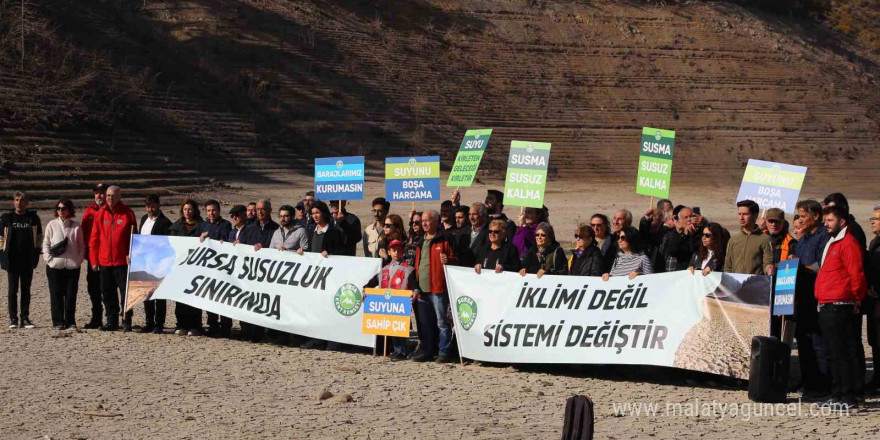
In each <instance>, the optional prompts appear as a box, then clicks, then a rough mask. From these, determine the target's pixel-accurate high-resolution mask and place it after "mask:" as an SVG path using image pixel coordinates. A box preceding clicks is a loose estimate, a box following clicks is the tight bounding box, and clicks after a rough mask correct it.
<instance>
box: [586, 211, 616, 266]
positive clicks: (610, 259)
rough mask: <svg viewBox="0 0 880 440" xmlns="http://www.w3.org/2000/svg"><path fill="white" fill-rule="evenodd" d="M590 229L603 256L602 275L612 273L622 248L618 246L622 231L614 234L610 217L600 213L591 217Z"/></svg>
mask: <svg viewBox="0 0 880 440" xmlns="http://www.w3.org/2000/svg"><path fill="white" fill-rule="evenodd" d="M590 228H591V229H592V230H593V240H596V247H598V248H599V252H600V253H601V254H602V273H607V272H609V271H611V266H612V265H613V264H614V259H615V258H617V253H618V252H620V248H619V247H618V246H617V235H618V233H620V230H618V231H617V232H615V233H613V234H612V233H611V227H610V226H609V224H608V217H607V216H606V215H605V214H599V213H596V214H593V216H592V217H590Z"/></svg>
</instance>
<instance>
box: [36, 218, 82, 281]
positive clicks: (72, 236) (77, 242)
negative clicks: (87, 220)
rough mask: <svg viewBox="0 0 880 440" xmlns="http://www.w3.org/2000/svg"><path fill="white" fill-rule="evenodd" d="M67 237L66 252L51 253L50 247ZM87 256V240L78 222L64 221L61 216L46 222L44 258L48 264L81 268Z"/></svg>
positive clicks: (67, 267) (56, 266)
mask: <svg viewBox="0 0 880 440" xmlns="http://www.w3.org/2000/svg"><path fill="white" fill-rule="evenodd" d="M65 237H67V241H68V242H67V249H66V250H65V251H64V253H63V254H61V255H59V256H57V257H53V256H52V255H51V254H49V248H51V247H52V245H54V244H56V243H60V242H62V241H64V238H65ZM85 258H86V241H85V237H83V232H82V228H81V227H80V225H79V223H78V222H76V221H75V220H72V219H68V220H67V221H66V222H64V223H62V222H61V219H60V218H56V219H54V220H52V221H50V222H49V223H48V224H46V231H45V232H44V233H43V259H44V260H46V265H47V266H49V267H51V268H52V269H79V267H80V265H81V264H82V262H83V260H84V259H85Z"/></svg>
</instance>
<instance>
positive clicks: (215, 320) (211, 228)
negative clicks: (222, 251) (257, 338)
mask: <svg viewBox="0 0 880 440" xmlns="http://www.w3.org/2000/svg"><path fill="white" fill-rule="evenodd" d="M205 213H206V214H207V215H206V218H205V222H204V223H202V230H203V231H204V232H202V235H201V238H202V240H204V239H206V238H210V239H211V240H217V241H221V240H226V238H227V237H229V232H230V231H232V223H229V220H226V219H224V218H223V216H222V214H221V213H220V202H218V201H216V200H208V201H207V202H205ZM205 314H207V315H208V335H209V336H211V337H214V338H216V337H228V336H229V333H230V331H232V318H229V317H227V316H223V317H220V316H219V315H217V314H216V313H211V312H208V311H205Z"/></svg>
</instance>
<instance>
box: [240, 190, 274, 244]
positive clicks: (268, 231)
mask: <svg viewBox="0 0 880 440" xmlns="http://www.w3.org/2000/svg"><path fill="white" fill-rule="evenodd" d="M278 228H279V226H278V223H275V220H272V202H271V201H269V200H268V199H260V200H259V201H258V202H257V221H256V222H254V223H253V228H251V229H250V231H249V234H250V235H251V236H249V237H247V240H241V241H242V243H244V242H245V241H247V242H248V243H254V250H257V251H258V250H260V249H262V248H264V247H269V246H270V245H271V244H272V236H273V235H275V231H276V230H278Z"/></svg>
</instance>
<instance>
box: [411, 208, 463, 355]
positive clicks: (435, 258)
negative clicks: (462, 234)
mask: <svg viewBox="0 0 880 440" xmlns="http://www.w3.org/2000/svg"><path fill="white" fill-rule="evenodd" d="M422 228H424V230H425V235H424V237H423V238H422V242H421V244H420V245H419V246H418V247H417V248H416V261H415V266H414V268H415V272H416V279H417V280H418V282H417V283H416V286H414V287H415V288H414V289H413V296H414V297H415V299H416V313H417V314H418V315H419V320H418V322H419V340H420V341H421V350H422V351H421V353H419V354H417V355H415V356H413V358H412V360H413V361H415V362H428V361H431V360H434V356H435V355H436V356H437V358H436V360H437V362H439V363H448V362H453V359H452V357H451V356H450V355H449V349H450V347H451V345H452V327H451V326H450V325H449V321H447V320H446V311H447V309H448V308H449V295H448V294H447V293H446V273H445V272H444V270H443V266H445V265H446V264H447V263H450V264H453V263H456V262H457V259H456V257H455V254H454V253H453V251H452V245H451V243H450V242H449V235H447V234H445V233H443V231H441V230H440V229H439V228H440V215H439V214H438V213H437V211H434V210H427V211H425V212H424V214H422Z"/></svg>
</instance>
